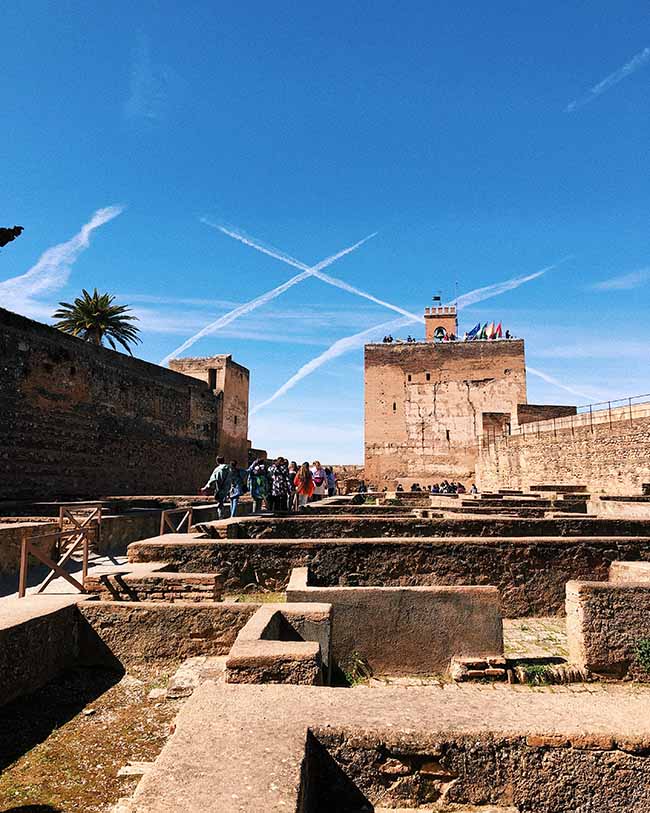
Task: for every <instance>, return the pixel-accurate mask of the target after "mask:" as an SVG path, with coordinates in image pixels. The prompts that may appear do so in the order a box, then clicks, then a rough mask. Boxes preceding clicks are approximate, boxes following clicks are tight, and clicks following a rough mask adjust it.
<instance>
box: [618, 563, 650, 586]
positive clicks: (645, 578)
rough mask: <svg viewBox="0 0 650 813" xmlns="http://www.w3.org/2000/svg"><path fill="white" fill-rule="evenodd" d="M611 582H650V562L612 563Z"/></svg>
mask: <svg viewBox="0 0 650 813" xmlns="http://www.w3.org/2000/svg"><path fill="white" fill-rule="evenodd" d="M609 580H610V582H650V562H612V563H611V565H610V566H609Z"/></svg>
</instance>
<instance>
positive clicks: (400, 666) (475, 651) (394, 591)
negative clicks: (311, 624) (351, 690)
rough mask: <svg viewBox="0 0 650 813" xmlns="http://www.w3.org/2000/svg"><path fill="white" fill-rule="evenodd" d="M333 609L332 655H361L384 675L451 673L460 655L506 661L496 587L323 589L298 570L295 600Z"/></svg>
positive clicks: (341, 658) (292, 587)
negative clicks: (452, 662)
mask: <svg viewBox="0 0 650 813" xmlns="http://www.w3.org/2000/svg"><path fill="white" fill-rule="evenodd" d="M311 601H314V602H321V603H327V604H331V605H332V657H333V659H334V661H335V662H336V663H337V664H339V665H341V664H343V663H344V662H345V661H346V660H347V659H348V658H350V657H351V656H352V655H353V654H354V653H358V654H359V655H360V656H361V657H363V658H364V659H366V660H367V661H368V663H369V665H370V666H371V668H372V669H373V671H374V672H375V673H376V674H380V675H381V674H383V675H410V674H434V673H440V672H447V671H448V670H449V667H450V662H451V659H452V658H453V657H454V656H459V657H460V656H465V657H474V658H475V657H483V658H488V657H502V656H503V625H502V620H501V612H500V607H499V591H498V590H497V589H496V588H495V587H473V586H472V587H463V586H461V587H439V586H436V587H319V586H315V585H310V584H309V579H308V569H307V568H295V569H294V570H293V572H292V575H291V579H290V581H289V586H288V587H287V602H311Z"/></svg>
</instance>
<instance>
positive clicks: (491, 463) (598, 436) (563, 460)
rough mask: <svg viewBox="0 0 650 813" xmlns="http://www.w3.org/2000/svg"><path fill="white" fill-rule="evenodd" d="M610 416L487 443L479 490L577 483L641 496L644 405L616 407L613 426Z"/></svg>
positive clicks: (647, 431)
mask: <svg viewBox="0 0 650 813" xmlns="http://www.w3.org/2000/svg"><path fill="white" fill-rule="evenodd" d="M608 417H609V416H608V412H607V410H603V411H602V413H600V414H597V415H596V417H595V418H594V417H593V416H592V417H591V421H593V423H592V422H591V421H590V415H589V413H584V414H581V415H576V416H575V417H574V418H571V419H565V420H570V421H571V422H572V423H573V428H571V427H570V426H567V427H564V428H557V427H556V428H554V427H553V424H552V422H547V423H540V424H531V425H530V427H526V428H527V430H528V429H530V431H526V433H525V434H522V435H510V436H509V437H501V438H499V437H497V438H496V440H495V441H491V442H490V443H486V444H484V445H483V447H482V448H481V452H480V457H479V462H478V467H477V475H478V482H479V485H480V488H481V489H482V490H483V491H490V490H496V489H497V488H519V489H526V488H528V487H529V486H531V484H533V483H535V482H540V483H548V482H555V483H572V482H578V483H584V484H586V486H587V487H588V490H589V491H590V492H591V493H593V494H599V493H601V494H602V493H604V494H617V495H628V494H641V487H642V484H643V480H644V479H647V472H648V467H649V465H650V418H649V417H648V416H647V413H646V410H645V405H644V404H638V405H633V406H632V407H631V408H628V407H627V406H626V407H621V408H618V409H613V410H612V412H611V424H610V422H609V420H608ZM597 421H598V422H597ZM605 511H607V508H605ZM615 511H616V509H612V511H611V512H612V513H613V512H615ZM608 513H610V512H609V511H608ZM636 516H639V515H638V513H637V514H636Z"/></svg>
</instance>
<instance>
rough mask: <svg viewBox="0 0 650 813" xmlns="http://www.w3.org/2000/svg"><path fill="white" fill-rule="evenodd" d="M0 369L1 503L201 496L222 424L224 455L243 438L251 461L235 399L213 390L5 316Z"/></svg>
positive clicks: (0, 327) (0, 328)
mask: <svg viewBox="0 0 650 813" xmlns="http://www.w3.org/2000/svg"><path fill="white" fill-rule="evenodd" d="M204 362H205V360H204ZM177 363H180V360H178V361H177ZM204 366H205V364H204ZM235 366H236V367H238V368H239V365H235ZM0 369H2V370H3V376H2V378H1V379H0V425H2V427H3V431H2V433H0V482H1V483H2V497H3V498H4V499H11V498H17V499H19V498H25V499H34V496H35V495H43V496H45V495H48V496H50V497H51V496H58V497H63V496H66V497H72V498H75V497H80V496H98V495H101V494H137V493H139V494H142V493H150V494H156V493H158V494H165V493H168V494H169V493H178V492H179V490H180V491H182V492H185V493H189V494H193V493H196V491H197V489H198V488H199V486H201V485H203V483H205V480H206V478H207V475H208V474H209V472H210V470H211V469H212V467H213V465H214V456H215V453H216V451H217V446H218V442H219V440H218V437H217V434H218V432H217V424H218V423H219V422H220V419H221V416H222V415H224V418H225V419H226V424H225V426H222V430H223V435H224V439H225V440H226V439H227V441H228V442H227V443H226V447H227V448H231V446H230V441H231V440H232V438H233V437H234V436H239V437H240V446H241V447H242V451H243V452H244V453H245V451H246V449H245V444H246V432H247V411H248V410H247V406H248V405H247V404H246V410H245V412H244V411H243V410H242V413H241V415H237V418H238V420H237V422H236V424H235V415H236V412H235V411H233V410H235V408H236V405H237V404H239V401H240V393H239V390H238V389H237V392H235V393H233V399H234V404H231V403H230V401H229V400H228V399H229V398H230V395H229V394H228V393H227V394H226V399H225V400H226V401H227V403H225V404H224V398H223V393H220V394H219V395H218V394H217V393H216V392H215V391H213V388H212V386H211V382H208V381H199V380H197V379H196V378H194V377H192V376H191V375H182V374H181V373H178V372H174V371H173V370H168V369H166V368H164V367H159V366H158V365H155V364H149V363H148V362H145V361H141V360H140V359H136V358H131V357H130V356H127V355H125V354H124V353H116V352H114V351H112V350H109V349H106V348H103V347H98V346H96V345H94V344H92V343H89V342H84V341H81V340H80V339H78V338H75V337H74V336H70V335H68V334H66V333H63V332H62V331H60V330H56V329H54V328H52V327H49V326H48V325H44V324H40V323H38V322H34V321H32V320H30V319H25V318H24V317H22V316H19V315H17V314H15V313H11V312H9V311H6V310H3V309H2V308H0ZM239 369H240V370H242V369H243V368H239ZM246 372H247V371H246ZM227 384H230V381H228V382H227ZM213 386H215V387H216V384H215V385H213ZM221 423H222V424H223V421H222V422H221ZM5 428H6V429H5ZM241 437H243V442H242V441H241ZM154 461H155V463H154ZM241 462H242V463H244V462H245V458H243V459H242V461H241Z"/></svg>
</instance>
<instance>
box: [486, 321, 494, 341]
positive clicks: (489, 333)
mask: <svg viewBox="0 0 650 813" xmlns="http://www.w3.org/2000/svg"><path fill="white" fill-rule="evenodd" d="M487 338H488V339H493V338H494V322H490V326H489V327H488V329H487Z"/></svg>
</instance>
